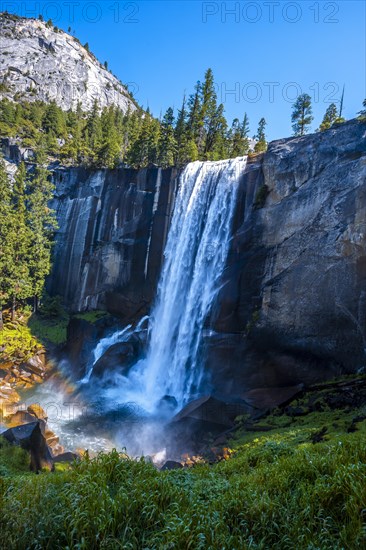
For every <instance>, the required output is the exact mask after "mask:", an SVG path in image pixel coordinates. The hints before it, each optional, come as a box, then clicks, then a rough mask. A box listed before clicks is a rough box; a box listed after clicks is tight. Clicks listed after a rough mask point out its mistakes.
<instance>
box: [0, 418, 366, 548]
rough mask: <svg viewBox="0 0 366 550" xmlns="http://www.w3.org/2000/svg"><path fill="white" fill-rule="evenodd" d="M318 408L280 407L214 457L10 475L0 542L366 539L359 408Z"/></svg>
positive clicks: (359, 543) (105, 544)
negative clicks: (295, 412) (291, 411)
mask: <svg viewBox="0 0 366 550" xmlns="http://www.w3.org/2000/svg"><path fill="white" fill-rule="evenodd" d="M323 408H324V409H325V410H323V411H321V412H316V413H314V412H312V413H310V414H308V415H307V416H302V417H296V418H289V417H288V416H287V415H286V414H279V412H278V411H277V413H276V414H275V415H271V416H269V417H267V418H266V419H265V420H264V421H261V422H260V424H258V426H260V428H261V429H263V428H265V429H268V428H269V427H271V428H272V430H271V431H269V432H266V433H263V432H257V433H255V432H251V433H246V432H245V431H243V430H242V429H239V430H238V432H237V433H236V436H235V439H234V440H233V441H232V448H233V450H234V451H235V452H234V453H233V454H231V457H230V458H229V459H228V460H225V461H222V462H220V463H218V464H216V465H214V466H208V465H197V466H194V467H193V468H190V469H184V470H175V471H170V472H158V471H157V470H155V468H154V467H153V466H152V465H150V464H148V463H145V462H144V461H140V462H135V461H132V460H129V459H128V458H127V457H124V456H123V455H119V454H118V453H116V452H112V453H110V454H108V455H100V456H99V457H98V458H96V459H94V460H93V461H90V460H88V458H87V457H86V458H85V459H84V460H83V461H82V462H81V463H80V464H78V465H75V466H73V467H72V468H71V469H69V470H66V471H62V472H58V473H56V474H42V475H39V476H34V475H30V474H26V475H24V474H21V473H20V474H19V475H17V476H14V475H8V476H7V477H4V478H3V482H2V485H1V488H2V492H1V497H0V498H1V500H2V501H1V503H0V506H1V508H2V510H3V512H2V514H1V516H0V532H1V534H0V547H7V548H19V549H22V548H52V549H53V548H66V547H68V548H78V549H83V548H85V549H88V550H89V549H93V548H126V549H127V548H131V549H135V548H136V549H140V548H145V549H147V548H149V549H152V548H157V549H182V550H183V549H188V548H193V549H199V548H202V549H209V548H212V549H238V550H239V549H240V550H243V549H246V548H257V549H259V548H261V549H269V548H271V549H272V548H273V549H281V550H284V549H294V550H295V549H296V550H301V549H307V550H315V549H322V550H323V549H329V550H336V549H341V548H344V549H360V548H364V547H366V538H365V535H366V526H365V521H366V482H365V479H366V420H362V416H364V415H365V412H366V411H365V408H364V407H363V408H362V407H361V408H360V409H358V410H354V409H350V408H349V407H345V408H343V409H341V410H340V409H338V410H333V411H331V410H329V408H327V407H323ZM356 417H358V418H360V419H361V420H359V421H358V422H356V423H352V419H354V418H356ZM351 425H352V426H353V428H352V429H354V430H355V431H354V432H350V433H348V431H349V430H350V426H351ZM323 426H325V427H327V432H326V434H325V435H324V436H323V439H322V440H321V441H320V442H319V443H315V444H314V443H312V438H313V436H314V434H317V433H319V430H320V429H321V428H322V427H323ZM320 439H321V438H320ZM229 455H230V453H229ZM229 455H228V456H229Z"/></svg>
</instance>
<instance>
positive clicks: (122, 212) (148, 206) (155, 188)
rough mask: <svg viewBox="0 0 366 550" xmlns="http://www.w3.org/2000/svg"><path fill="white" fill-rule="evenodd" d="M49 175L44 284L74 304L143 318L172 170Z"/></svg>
mask: <svg viewBox="0 0 366 550" xmlns="http://www.w3.org/2000/svg"><path fill="white" fill-rule="evenodd" d="M54 181H55V184H56V189H57V191H56V199H55V202H54V205H53V206H54V208H55V210H56V212H57V219H58V223H59V232H58V235H57V242H56V247H55V254H54V264H55V268H54V271H53V273H52V276H51V278H50V281H49V288H50V291H51V292H52V293H53V294H59V295H61V296H62V297H63V298H64V300H65V302H66V304H67V305H69V306H70V307H71V309H73V310H74V311H83V310H87V309H103V308H108V310H109V311H110V312H111V313H115V314H118V315H119V316H120V317H124V318H126V319H131V318H135V319H139V318H141V317H143V315H144V314H146V312H147V311H148V309H149V306H150V303H151V300H152V299H153V296H154V294H155V290H156V285H157V281H158V277H159V273H160V268H161V263H162V257H163V250H164V244H165V240H166V235H167V230H168V226H169V220H170V216H171V211H172V207H173V204H174V194H175V189H176V183H177V171H176V170H173V169H167V170H161V169H158V168H151V169H144V170H133V169H117V170H100V171H92V170H85V169H82V168H73V169H65V170H63V169H59V170H57V171H55V172H54Z"/></svg>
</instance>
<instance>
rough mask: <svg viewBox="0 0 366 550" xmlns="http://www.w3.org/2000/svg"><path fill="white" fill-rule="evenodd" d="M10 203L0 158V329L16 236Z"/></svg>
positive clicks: (6, 179) (7, 294)
mask: <svg viewBox="0 0 366 550" xmlns="http://www.w3.org/2000/svg"><path fill="white" fill-rule="evenodd" d="M14 221H15V220H14V216H13V213H12V204H11V188H10V182H9V181H8V177H7V174H6V170H5V165H4V163H3V161H2V160H1V159H0V330H2V329H3V308H4V305H5V304H7V303H8V302H9V300H10V294H11V272H10V269H9V268H10V266H11V263H12V261H13V249H12V248H13V244H14V243H13V241H12V239H13V238H14V237H16V235H15V231H14V229H13V227H12V224H13V223H14Z"/></svg>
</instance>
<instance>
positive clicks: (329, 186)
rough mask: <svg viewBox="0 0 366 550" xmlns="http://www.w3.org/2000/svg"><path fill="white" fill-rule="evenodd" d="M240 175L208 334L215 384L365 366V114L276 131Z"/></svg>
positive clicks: (299, 378)
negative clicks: (261, 201) (301, 131)
mask: <svg viewBox="0 0 366 550" xmlns="http://www.w3.org/2000/svg"><path fill="white" fill-rule="evenodd" d="M240 185H241V192H240V200H239V203H238V208H237V213H236V219H235V227H234V231H233V243H232V249H231V254H230V257H229V261H228V265H227V269H226V273H225V281H224V282H225V283H226V284H225V285H224V287H223V289H222V291H221V293H220V296H219V299H218V300H217V303H216V304H215V308H214V310H213V314H212V319H211V324H212V326H213V327H214V328H215V329H216V331H217V333H218V334H216V335H215V336H213V337H212V338H211V340H210V341H209V342H208V353H209V361H208V364H209V366H210V367H211V368H210V370H211V372H212V383H213V385H214V387H215V388H218V391H220V390H221V391H222V392H223V393H235V392H236V391H237V388H251V387H258V386H261V385H265V386H275V385H285V384H297V383H299V382H309V383H310V382H313V381H315V380H317V379H322V378H326V377H330V376H334V375H335V374H340V373H343V372H350V371H354V370H357V369H358V368H362V367H363V366H366V125H365V124H361V123H359V122H357V121H350V122H348V123H346V124H344V125H341V126H339V127H337V128H336V129H333V130H329V131H327V132H323V133H317V134H314V135H310V136H305V137H302V138H292V139H286V140H280V141H275V142H273V143H271V144H270V146H269V149H268V152H267V153H266V154H265V155H262V156H261V158H257V160H255V159H252V161H251V162H249V164H248V167H247V171H246V173H245V175H244V178H243V181H242V182H241V184H240ZM263 185H265V186H267V192H268V196H267V198H266V201H265V205H264V207H262V208H256V207H255V206H253V203H254V202H255V198H256V196H258V195H257V193H258V190H259V189H261V187H262V186H263ZM240 391H241V390H240Z"/></svg>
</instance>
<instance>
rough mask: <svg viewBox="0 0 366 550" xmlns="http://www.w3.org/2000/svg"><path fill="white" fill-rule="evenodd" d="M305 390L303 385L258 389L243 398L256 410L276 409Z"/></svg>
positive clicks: (246, 393) (248, 392)
mask: <svg viewBox="0 0 366 550" xmlns="http://www.w3.org/2000/svg"><path fill="white" fill-rule="evenodd" d="M303 388H304V385H303V384H298V385H296V386H286V387H280V388H277V387H272V388H271V387H269V388H256V389H253V390H249V391H247V392H245V393H244V394H243V395H242V397H243V400H244V401H245V402H246V403H248V404H249V405H251V406H252V407H255V408H256V409H261V410H266V409H274V408H275V407H280V406H281V405H285V404H286V403H288V402H289V401H291V400H292V399H293V398H294V397H295V396H296V395H298V394H299V393H301V391H302V390H303Z"/></svg>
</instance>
